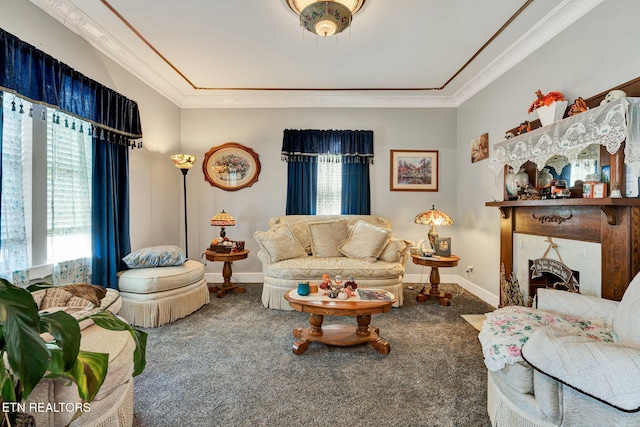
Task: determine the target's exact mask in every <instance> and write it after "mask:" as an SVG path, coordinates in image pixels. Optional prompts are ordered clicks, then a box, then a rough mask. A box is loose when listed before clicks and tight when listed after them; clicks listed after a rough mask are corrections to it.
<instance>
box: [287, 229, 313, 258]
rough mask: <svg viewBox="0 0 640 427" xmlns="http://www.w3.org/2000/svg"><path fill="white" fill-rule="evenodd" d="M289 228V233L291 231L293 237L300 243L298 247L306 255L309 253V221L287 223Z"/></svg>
mask: <svg viewBox="0 0 640 427" xmlns="http://www.w3.org/2000/svg"><path fill="white" fill-rule="evenodd" d="M289 226H290V227H291V231H293V236H294V237H295V238H296V240H297V241H298V242H299V243H300V245H301V246H302V247H303V248H304V250H305V251H307V253H308V254H310V253H311V233H310V232H309V221H301V222H293V223H289Z"/></svg>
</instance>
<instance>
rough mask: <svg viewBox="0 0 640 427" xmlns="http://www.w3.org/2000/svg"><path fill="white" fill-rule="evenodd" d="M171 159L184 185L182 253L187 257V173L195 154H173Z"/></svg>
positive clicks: (193, 161) (194, 159)
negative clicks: (180, 173) (178, 170)
mask: <svg viewBox="0 0 640 427" xmlns="http://www.w3.org/2000/svg"><path fill="white" fill-rule="evenodd" d="M171 161H172V162H173V164H174V166H175V167H177V168H178V169H180V172H182V184H183V187H184V253H185V256H186V257H187V258H189V232H188V229H187V173H188V172H189V169H191V167H192V166H193V164H194V163H195V162H196V156H192V155H190V154H173V155H172V156H171Z"/></svg>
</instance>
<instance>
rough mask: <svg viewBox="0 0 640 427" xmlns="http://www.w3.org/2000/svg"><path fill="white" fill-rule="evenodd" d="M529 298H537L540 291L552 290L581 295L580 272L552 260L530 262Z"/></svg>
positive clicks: (543, 259)
mask: <svg viewBox="0 0 640 427" xmlns="http://www.w3.org/2000/svg"><path fill="white" fill-rule="evenodd" d="M529 271H530V272H531V274H530V275H529V296H530V297H532V298H533V297H535V296H536V293H537V291H538V289H540V288H551V289H557V290H561V291H567V292H576V293H580V272H579V271H577V270H573V269H571V268H569V267H568V266H567V265H566V264H564V263H562V262H560V261H557V260H555V259H550V258H538V259H533V260H532V259H530V260H529Z"/></svg>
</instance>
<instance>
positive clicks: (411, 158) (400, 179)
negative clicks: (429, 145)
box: [390, 150, 438, 191]
mask: <svg viewBox="0 0 640 427" xmlns="http://www.w3.org/2000/svg"><path fill="white" fill-rule="evenodd" d="M390 158H391V170H390V187H391V191H438V152H437V151H433V150H391V156H390Z"/></svg>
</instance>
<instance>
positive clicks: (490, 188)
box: [456, 0, 640, 296]
mask: <svg viewBox="0 0 640 427" xmlns="http://www.w3.org/2000/svg"><path fill="white" fill-rule="evenodd" d="M639 17H640V2H638V1H636V0H616V1H605V2H603V3H602V4H601V5H600V6H598V7H597V8H595V9H594V10H593V11H591V12H590V13H589V14H587V15H586V16H585V17H583V18H582V19H580V20H579V21H578V22H576V23H575V24H574V25H572V26H571V27H570V28H568V29H567V30H565V31H563V32H562V33H561V34H559V35H558V36H557V37H555V38H554V39H553V40H551V41H550V42H549V43H547V44H546V45H545V46H543V47H541V48H540V49H538V50H537V51H536V52H534V53H533V54H532V55H530V56H529V57H528V58H526V59H525V60H524V61H522V62H521V63H520V64H518V65H517V66H515V67H514V68H513V69H511V70H510V71H509V72H508V73H506V74H505V75H503V76H502V77H500V78H499V79H498V80H496V81H495V82H493V83H492V84H491V85H490V86H488V87H487V88H485V89H484V90H483V91H481V92H480V93H478V94H477V95H476V96H474V97H473V98H471V99H470V100H469V101H467V102H465V103H464V104H463V105H462V106H460V107H459V108H458V128H457V141H458V142H457V146H458V164H457V171H458V188H457V216H458V218H459V219H460V221H459V224H460V226H459V229H458V230H457V232H458V235H459V240H461V241H462V244H461V245H459V246H457V248H456V252H457V253H458V255H460V256H461V258H462V263H463V264H464V265H474V267H475V268H474V273H473V274H471V275H470V277H469V276H466V275H465V276H466V277H468V279H469V280H470V281H471V282H473V283H474V284H476V285H477V286H479V287H480V288H482V289H483V290H484V291H487V292H488V293H490V294H492V295H495V296H497V295H498V294H499V272H500V270H499V268H500V263H499V259H500V258H499V250H500V244H499V233H500V229H499V213H498V209H496V208H489V207H485V206H484V204H485V202H488V201H491V200H492V199H493V198H495V199H497V200H502V182H503V181H502V176H501V175H500V176H498V177H495V176H494V175H493V172H492V171H490V170H489V169H488V161H484V162H479V163H475V164H471V162H470V160H469V146H470V141H471V140H472V139H473V138H476V137H477V136H479V135H481V134H483V133H484V132H489V141H490V147H491V148H493V145H494V144H496V143H498V142H501V141H502V140H503V139H504V134H505V131H506V130H507V129H511V128H513V127H515V126H517V125H518V124H520V123H521V122H522V121H524V120H527V119H528V120H533V119H535V118H536V117H535V115H532V117H527V109H528V108H529V105H530V104H531V103H532V102H533V100H534V99H535V95H534V92H535V91H536V90H538V89H540V90H542V91H543V92H545V93H546V92H549V91H552V90H555V91H560V92H562V93H563V94H564V95H565V97H567V98H568V99H569V102H573V100H575V99H576V98H577V97H578V96H581V97H583V98H588V97H591V96H593V95H595V94H597V93H599V92H602V91H605V90H607V89H609V88H611V87H613V86H616V85H618V84H621V83H624V82H626V81H629V80H632V79H634V78H636V77H638V75H639V74H640V71H639V70H640V55H639V54H638V42H639V41H640V36H638V30H637V27H638V18H639ZM458 248H459V249H458ZM620 255H621V257H625V256H626V254H620Z"/></svg>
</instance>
